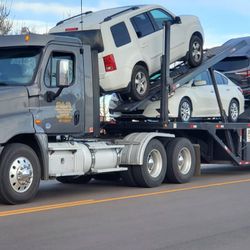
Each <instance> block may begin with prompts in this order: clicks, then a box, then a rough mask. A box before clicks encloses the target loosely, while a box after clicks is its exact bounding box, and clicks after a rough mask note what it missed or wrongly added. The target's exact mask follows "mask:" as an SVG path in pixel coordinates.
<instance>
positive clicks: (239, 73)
mask: <svg viewBox="0 0 250 250" xmlns="http://www.w3.org/2000/svg"><path fill="white" fill-rule="evenodd" d="M236 75H241V76H245V77H250V70H245V71H240V72H237V73H236Z"/></svg>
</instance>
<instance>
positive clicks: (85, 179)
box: [56, 175, 92, 184]
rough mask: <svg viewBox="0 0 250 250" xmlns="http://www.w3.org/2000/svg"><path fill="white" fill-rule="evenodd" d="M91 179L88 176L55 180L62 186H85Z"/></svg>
mask: <svg viewBox="0 0 250 250" xmlns="http://www.w3.org/2000/svg"><path fill="white" fill-rule="evenodd" d="M91 179H92V176H90V175H73V176H60V177H57V178H56V180H57V181H59V182H61V183H63V184H87V183H89V182H90V180H91Z"/></svg>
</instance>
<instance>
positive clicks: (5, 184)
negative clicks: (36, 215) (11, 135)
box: [0, 143, 41, 205]
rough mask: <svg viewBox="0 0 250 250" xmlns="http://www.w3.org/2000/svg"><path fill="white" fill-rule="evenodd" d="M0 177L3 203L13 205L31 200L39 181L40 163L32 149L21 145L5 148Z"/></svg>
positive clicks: (13, 144) (0, 194) (0, 165)
mask: <svg viewBox="0 0 250 250" xmlns="http://www.w3.org/2000/svg"><path fill="white" fill-rule="evenodd" d="M0 177H1V180H0V196H1V199H2V201H3V202H4V203H7V204H12V205H14V204H20V203H25V202H28V201H30V200H31V199H33V198H34V197H35V195H36V194H37V191H38V188H39V184H40V179H41V168H40V162H39V160H38V157H37V155H36V153H35V152H34V151H33V149H32V148H31V147H29V146H27V145H25V144H21V143H12V144H9V145H7V146H5V147H4V150H3V152H2V155H1V164H0Z"/></svg>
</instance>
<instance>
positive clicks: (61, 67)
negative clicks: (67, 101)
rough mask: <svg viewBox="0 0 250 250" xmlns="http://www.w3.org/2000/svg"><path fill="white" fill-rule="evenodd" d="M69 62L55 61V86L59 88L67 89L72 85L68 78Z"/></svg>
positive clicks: (63, 60) (64, 60) (65, 60)
mask: <svg viewBox="0 0 250 250" xmlns="http://www.w3.org/2000/svg"><path fill="white" fill-rule="evenodd" d="M71 63H72V61H71V60H68V59H61V60H58V61H57V65H56V66H57V68H56V69H57V70H56V86H57V87H59V88H65V87H68V86H69V85H70V84H71V83H72V79H71V77H70V70H71V69H72V67H71Z"/></svg>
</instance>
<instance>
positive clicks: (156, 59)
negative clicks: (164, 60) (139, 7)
mask: <svg viewBox="0 0 250 250" xmlns="http://www.w3.org/2000/svg"><path fill="white" fill-rule="evenodd" d="M130 20H131V23H132V25H133V27H134V31H135V33H136V36H137V37H138V39H136V40H137V44H138V49H139V51H140V52H141V56H142V58H143V60H144V61H145V62H146V63H147V65H148V68H149V74H152V73H155V72H157V71H159V70H160V64H161V61H160V56H161V55H162V50H161V49H160V48H159V46H160V44H161V43H162V42H161V41H162V38H161V39H160V40H161V41H158V35H157V34H156V33H155V28H154V26H153V23H152V20H151V19H150V17H149V15H148V13H146V12H145V13H142V14H139V15H136V16H134V17H132V18H131V19H130Z"/></svg>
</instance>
